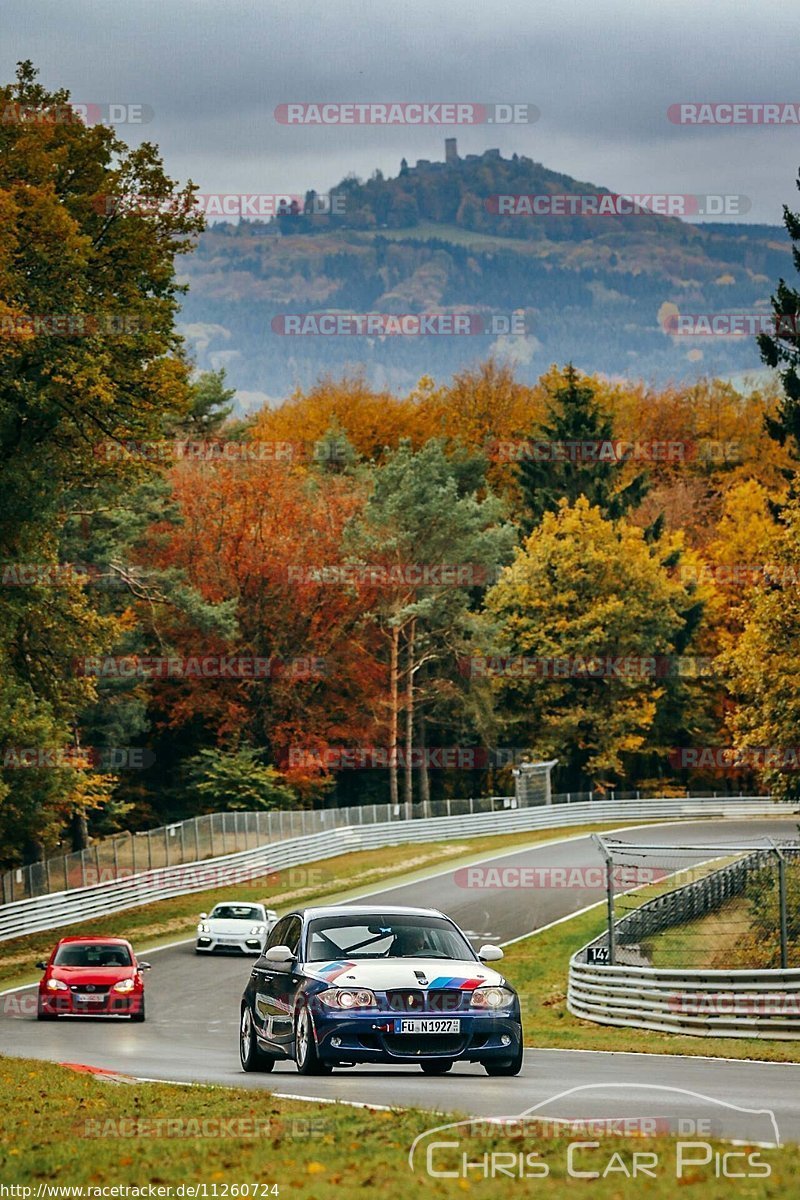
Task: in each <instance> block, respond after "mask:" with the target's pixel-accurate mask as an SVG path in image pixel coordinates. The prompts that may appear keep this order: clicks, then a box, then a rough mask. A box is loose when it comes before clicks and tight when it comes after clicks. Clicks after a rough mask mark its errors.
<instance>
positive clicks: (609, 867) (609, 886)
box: [592, 833, 617, 967]
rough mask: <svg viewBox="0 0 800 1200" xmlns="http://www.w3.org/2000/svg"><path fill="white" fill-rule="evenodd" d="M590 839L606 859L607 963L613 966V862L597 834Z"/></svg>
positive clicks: (614, 943) (614, 949)
mask: <svg viewBox="0 0 800 1200" xmlns="http://www.w3.org/2000/svg"><path fill="white" fill-rule="evenodd" d="M592 841H593V842H595V843H596V844H597V845H598V846H599V847H600V852H601V854H602V855H603V857H604V858H605V860H606V910H607V914H608V963H609V966H611V967H613V966H614V963H615V961H616V957H617V937H616V930H615V929H614V862H613V860H612V858H611V855H610V853H609V851H608V847H607V846H606V844H605V842H604V841H603V839H602V837H600V835H599V834H597V833H593V834H592Z"/></svg>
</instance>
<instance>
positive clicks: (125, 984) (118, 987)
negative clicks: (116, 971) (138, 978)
mask: <svg viewBox="0 0 800 1200" xmlns="http://www.w3.org/2000/svg"><path fill="white" fill-rule="evenodd" d="M134 986H135V985H134V982H133V980H132V979H120V981H119V983H115V984H114V986H113V987H112V989H111V990H112V992H132V991H133V989H134Z"/></svg>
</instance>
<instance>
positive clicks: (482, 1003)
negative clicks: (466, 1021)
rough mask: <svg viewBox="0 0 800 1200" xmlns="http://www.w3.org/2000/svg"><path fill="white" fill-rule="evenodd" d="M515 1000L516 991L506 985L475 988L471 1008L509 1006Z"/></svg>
mask: <svg viewBox="0 0 800 1200" xmlns="http://www.w3.org/2000/svg"><path fill="white" fill-rule="evenodd" d="M513 1002H514V993H513V992H512V991H511V990H510V989H509V988H504V987H479V988H475V991H474V992H473V993H472V999H471V1000H470V1002H469V1003H470V1008H507V1007H508V1005H509V1004H513Z"/></svg>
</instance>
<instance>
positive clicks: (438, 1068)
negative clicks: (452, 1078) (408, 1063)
mask: <svg viewBox="0 0 800 1200" xmlns="http://www.w3.org/2000/svg"><path fill="white" fill-rule="evenodd" d="M419 1065H420V1066H421V1067H422V1073H423V1075H446V1074H447V1072H448V1071H449V1070H450V1068H451V1067H452V1065H453V1064H452V1063H451V1062H424V1063H420V1064H419Z"/></svg>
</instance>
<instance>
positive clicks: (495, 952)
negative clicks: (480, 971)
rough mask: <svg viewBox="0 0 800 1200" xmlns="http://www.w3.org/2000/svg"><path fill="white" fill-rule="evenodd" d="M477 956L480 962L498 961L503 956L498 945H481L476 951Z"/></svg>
mask: <svg viewBox="0 0 800 1200" xmlns="http://www.w3.org/2000/svg"><path fill="white" fill-rule="evenodd" d="M478 958H479V959H480V960H481V962H499V961H500V959H501V958H505V955H504V954H503V951H502V950H501V949H500V947H499V946H489V945H486V946H481V948H480V950H479V951H478Z"/></svg>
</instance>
